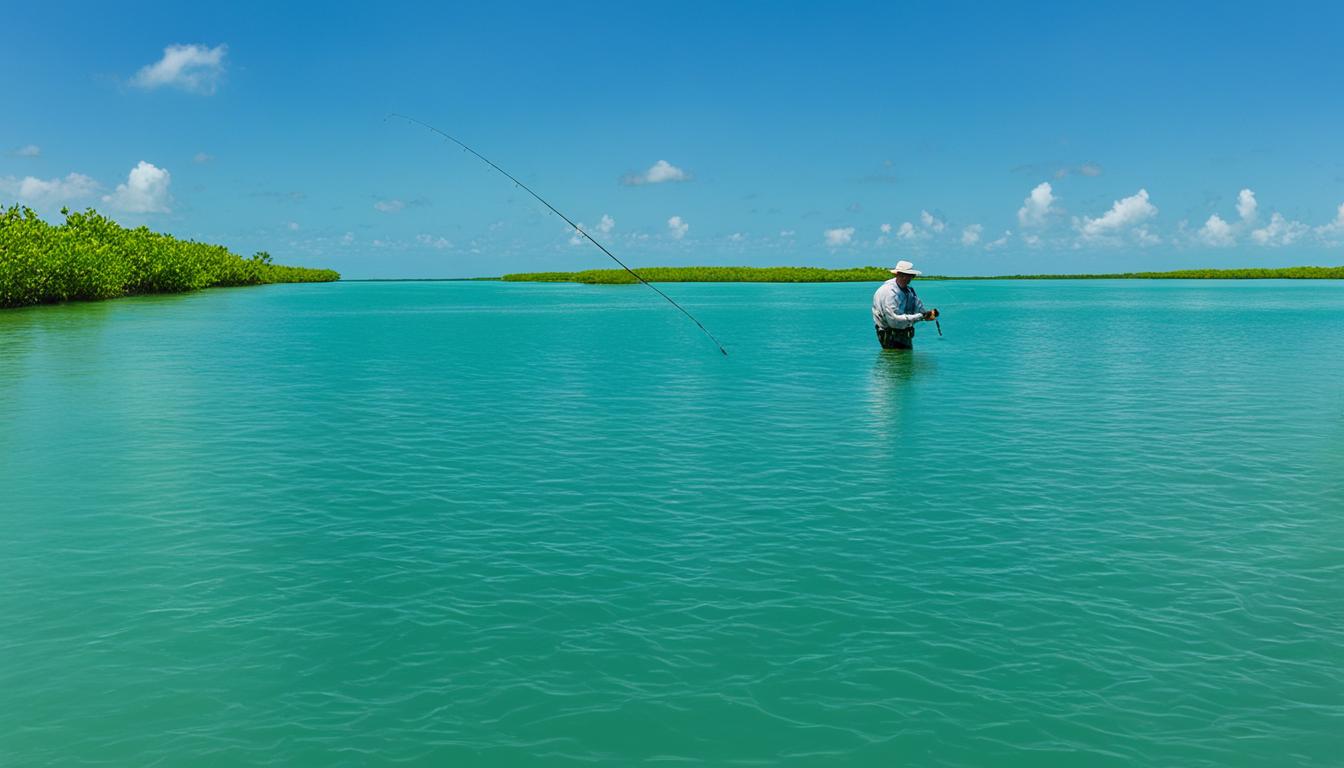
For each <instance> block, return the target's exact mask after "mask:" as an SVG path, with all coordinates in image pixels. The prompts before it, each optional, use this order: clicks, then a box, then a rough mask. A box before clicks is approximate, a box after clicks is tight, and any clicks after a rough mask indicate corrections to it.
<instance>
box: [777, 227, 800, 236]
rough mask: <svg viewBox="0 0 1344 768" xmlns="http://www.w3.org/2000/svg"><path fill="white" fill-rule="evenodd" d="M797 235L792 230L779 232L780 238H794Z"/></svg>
mask: <svg viewBox="0 0 1344 768" xmlns="http://www.w3.org/2000/svg"><path fill="white" fill-rule="evenodd" d="M796 234H798V233H797V232H795V231H794V230H792V229H781V230H779V236H780V237H793V236H794V235H796Z"/></svg>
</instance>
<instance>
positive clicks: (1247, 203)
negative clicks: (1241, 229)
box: [1237, 189, 1258, 221]
mask: <svg viewBox="0 0 1344 768" xmlns="http://www.w3.org/2000/svg"><path fill="white" fill-rule="evenodd" d="M1257 205H1258V204H1257V203H1256V202H1255V193H1254V192H1252V191H1251V190H1249V189H1243V190H1241V191H1240V192H1238V193H1237V215H1238V216H1240V217H1241V220H1242V221H1250V220H1251V219H1254V218H1255V209H1256V207H1257Z"/></svg>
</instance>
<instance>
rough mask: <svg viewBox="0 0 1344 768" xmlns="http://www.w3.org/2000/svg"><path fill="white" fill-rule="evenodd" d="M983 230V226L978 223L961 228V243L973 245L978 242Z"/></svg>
mask: <svg viewBox="0 0 1344 768" xmlns="http://www.w3.org/2000/svg"><path fill="white" fill-rule="evenodd" d="M984 231H985V228H984V227H983V226H981V225H979V224H972V225H970V226H969V227H966V228H965V229H963V230H961V244H962V245H975V244H976V243H978V242H980V233H981V232H984Z"/></svg>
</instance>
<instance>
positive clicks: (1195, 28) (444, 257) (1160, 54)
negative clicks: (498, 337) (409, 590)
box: [0, 2, 1344, 278]
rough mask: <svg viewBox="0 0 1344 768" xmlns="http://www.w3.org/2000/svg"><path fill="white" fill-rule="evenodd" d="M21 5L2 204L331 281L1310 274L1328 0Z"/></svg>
mask: <svg viewBox="0 0 1344 768" xmlns="http://www.w3.org/2000/svg"><path fill="white" fill-rule="evenodd" d="M984 5H986V4H981V3H962V4H958V3H918V4H915V3H906V4H896V3H808V4H801V3H731V4H730V3H675V4H673V3H580V4H570V5H560V4H554V3H496V4H493V5H491V6H490V7H483V6H465V5H464V6H456V5H450V4H442V5H441V6H440V7H426V8H417V7H411V6H403V5H398V4H393V3H378V4H368V3H360V4H350V5H341V4H339V3H324V4H309V5H301V4H291V5H287V6H285V7H283V8H282V7H278V6H277V5H273V4H245V3H238V4H227V5H225V4H217V5H213V6H210V7H195V6H192V5H190V4H181V3H178V4H171V5H170V4H136V3H131V4H126V3H118V4H109V3H100V4H90V5H88V6H87V7H84V8H82V9H79V8H77V7H76V6H72V5H70V4H62V5H60V6H59V7H56V6H55V5H54V4H30V5H28V6H25V8H24V11H23V13H21V14H18V13H7V14H5V24H4V25H3V26H0V66H2V67H3V71H4V72H6V73H7V77H6V87H5V95H4V97H3V99H2V100H0V103H2V104H3V106H0V203H5V204H10V203H14V202H22V203H25V204H28V205H31V206H33V207H36V208H37V209H38V210H39V211H40V212H41V213H42V214H43V215H44V216H45V217H47V218H48V219H49V220H52V221H59V220H60V216H59V213H58V211H59V209H60V208H61V206H62V205H69V206H71V207H76V208H83V207H87V206H93V207H95V208H97V209H99V210H101V211H104V212H106V213H108V214H109V215H112V216H114V217H115V218H116V219H117V220H119V221H121V222H123V223H124V224H128V225H140V224H146V225H148V226H150V227H151V228H153V229H156V230H160V231H166V232H170V233H173V234H175V235H177V236H180V237H188V238H194V239H197V240H205V241H209V242H217V243H222V244H224V245H227V246H229V247H230V248H232V249H233V250H235V251H236V252H239V253H242V254H244V255H247V254H250V253H252V252H254V251H256V250H267V251H269V252H271V253H272V254H273V255H274V257H275V258H276V260H277V261H279V262H283V263H290V264H300V265H307V266H323V267H331V268H334V269H337V270H340V271H341V272H342V273H343V274H344V275H345V276H346V277H351V278H361V277H464V276H480V275H497V274H501V273H505V272H515V271H527V270H564V269H588V268H603V267H608V266H614V265H612V264H611V263H610V262H609V261H608V260H607V258H606V257H605V256H603V255H602V254H601V252H599V251H598V250H597V249H596V248H593V247H592V246H591V245H590V244H587V243H578V244H575V243H573V242H572V240H573V238H572V232H571V231H569V230H568V228H567V227H566V225H565V224H564V223H563V222H562V221H560V220H559V219H558V218H556V217H555V216H554V215H552V214H549V213H547V212H546V211H545V209H544V208H542V206H541V205H540V204H538V203H536V202H535V201H533V200H531V199H530V198H528V197H527V196H526V195H525V194H524V193H522V192H521V191H520V190H517V189H515V188H514V187H513V186H512V184H511V183H510V182H508V181H507V180H506V179H504V178H503V177H501V176H499V175H498V174H496V173H495V172H494V171H492V170H490V169H489V168H488V167H486V166H485V165H483V164H482V163H480V161H478V160H475V159H474V158H472V157H470V156H468V155H466V154H464V153H463V152H461V151H460V150H457V149H455V148H453V147H451V146H450V145H448V144H447V143H445V142H444V141H443V140H442V139H439V138H437V137H435V136H434V135H433V134H431V133H429V132H428V131H425V130H424V129H421V128H417V127H415V126H413V125H410V124H407V123H405V122H401V121H395V120H393V121H389V120H387V119H386V115H387V114H388V113H390V112H399V113H405V114H408V115H413V116H415V117H417V118H419V119H421V120H424V121H426V122H428V123H431V124H433V125H435V126H436V127H438V128H439V129H441V130H443V131H446V132H447V133H450V134H453V135H455V136H457V137H458V138H460V139H462V140H463V141H465V142H467V143H468V144H470V145H472V146H473V147H474V148H475V149H477V150H478V151H480V152H482V153H483V154H485V155H486V156H487V157H490V158H491V159H492V160H494V161H495V162H496V163H498V164H499V165H501V166H503V167H504V168H506V169H508V170H509V171H511V172H512V173H514V174H515V175H516V176H518V177H519V178H521V179H522V180H524V181H525V182H526V183H528V184H529V185H531V186H532V187H533V188H534V189H536V190H537V191H538V192H539V193H540V194H541V195H542V196H543V197H546V198H547V199H548V200H550V201H551V203H552V204H554V205H555V206H556V207H557V208H559V209H560V210H562V211H565V212H566V213H567V214H568V215H569V216H570V217H572V218H574V219H575V220H576V221H579V222H581V223H582V224H583V225H584V226H585V227H586V228H588V229H589V230H590V231H591V232H592V234H593V235H594V236H595V237H597V238H598V239H599V240H601V241H603V242H604V243H605V244H607V245H608V247H610V248H611V249H612V250H613V251H614V252H615V253H616V254H617V255H618V256H620V257H622V258H623V259H624V260H625V261H626V262H627V263H629V264H631V265H632V266H636V267H638V266H653V265H676V264H751V265H774V264H797V265H815V266H826V267H841V266H857V265H865V264H871V265H890V264H892V263H894V262H895V261H896V260H898V259H901V258H908V259H911V260H913V261H915V262H916V263H917V264H918V265H919V266H920V267H922V268H924V269H926V271H930V272H935V273H944V274H1006V273H1017V272H1039V271H1051V272H1095V271H1112V270H1128V269H1165V268H1183V267H1197V266H1211V267H1234V266H1287V265H1295V264H1344V207H1342V206H1344V99H1341V98H1340V97H1339V94H1340V93H1344V57H1341V56H1340V55H1339V52H1338V48H1339V46H1338V40H1339V34H1340V31H1341V30H1344V6H1341V5H1339V4H1338V3H1290V4H1286V5H1280V6H1274V7H1270V6H1265V5H1263V4H1254V5H1252V4H1238V3H1217V4H1214V3H1201V4H1182V5H1181V6H1180V7H1178V8H1172V7H1168V4H1158V3H1151V4H1149V3H1138V2H1130V3H1125V4H1114V3H1109V4H1093V5H1092V7H1084V8H1080V7H1076V5H1077V4H1073V3H1069V4H1065V3H1058V4H1003V5H1001V6H1000V7H997V8H992V9H991V8H986V7H984Z"/></svg>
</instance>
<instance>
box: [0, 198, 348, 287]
mask: <svg viewBox="0 0 1344 768" xmlns="http://www.w3.org/2000/svg"><path fill="white" fill-rule="evenodd" d="M61 213H63V214H65V223H64V224H61V225H52V224H48V223H47V222H45V221H43V220H42V219H41V218H39V217H38V215H37V214H36V213H34V212H33V211H32V210H31V209H29V208H26V207H23V206H18V205H15V206H11V207H10V208H7V209H4V210H3V211H2V212H0V307H22V306H27V305H30V304H47V303H52V302H59V301H96V300H99V299H112V298H117V297H119V296H134V295H137V294H146V293H180V292H183V291H195V290H199V289H201V288H212V287H217V286H230V285H260V284H263V283H306V282H326V281H331V280H339V279H341V276H340V275H339V274H338V273H336V272H334V271H332V270H330V269H307V268H303V267H286V266H281V265H279V264H272V263H271V256H270V254H268V253H266V252H265V251H261V252H258V253H256V254H254V255H253V256H252V257H251V258H247V259H245V258H243V257H241V256H238V255H237V254H234V253H231V252H230V251H229V250H228V249H227V248H225V247H223V246H220V245H209V244H206V243H198V242H195V241H193V240H178V239H177V238H175V237H172V236H171V235H164V234H160V233H157V232H151V231H150V230H149V229H148V228H146V227H136V228H135V229H127V228H125V227H123V226H121V225H120V224H117V223H116V222H115V221H113V220H111V219H109V218H107V217H106V216H103V215H102V214H99V213H98V212H97V211H94V210H93V209H92V208H90V209H89V210H87V211H84V212H83V213H70V212H69V211H66V210H62V211H61Z"/></svg>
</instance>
